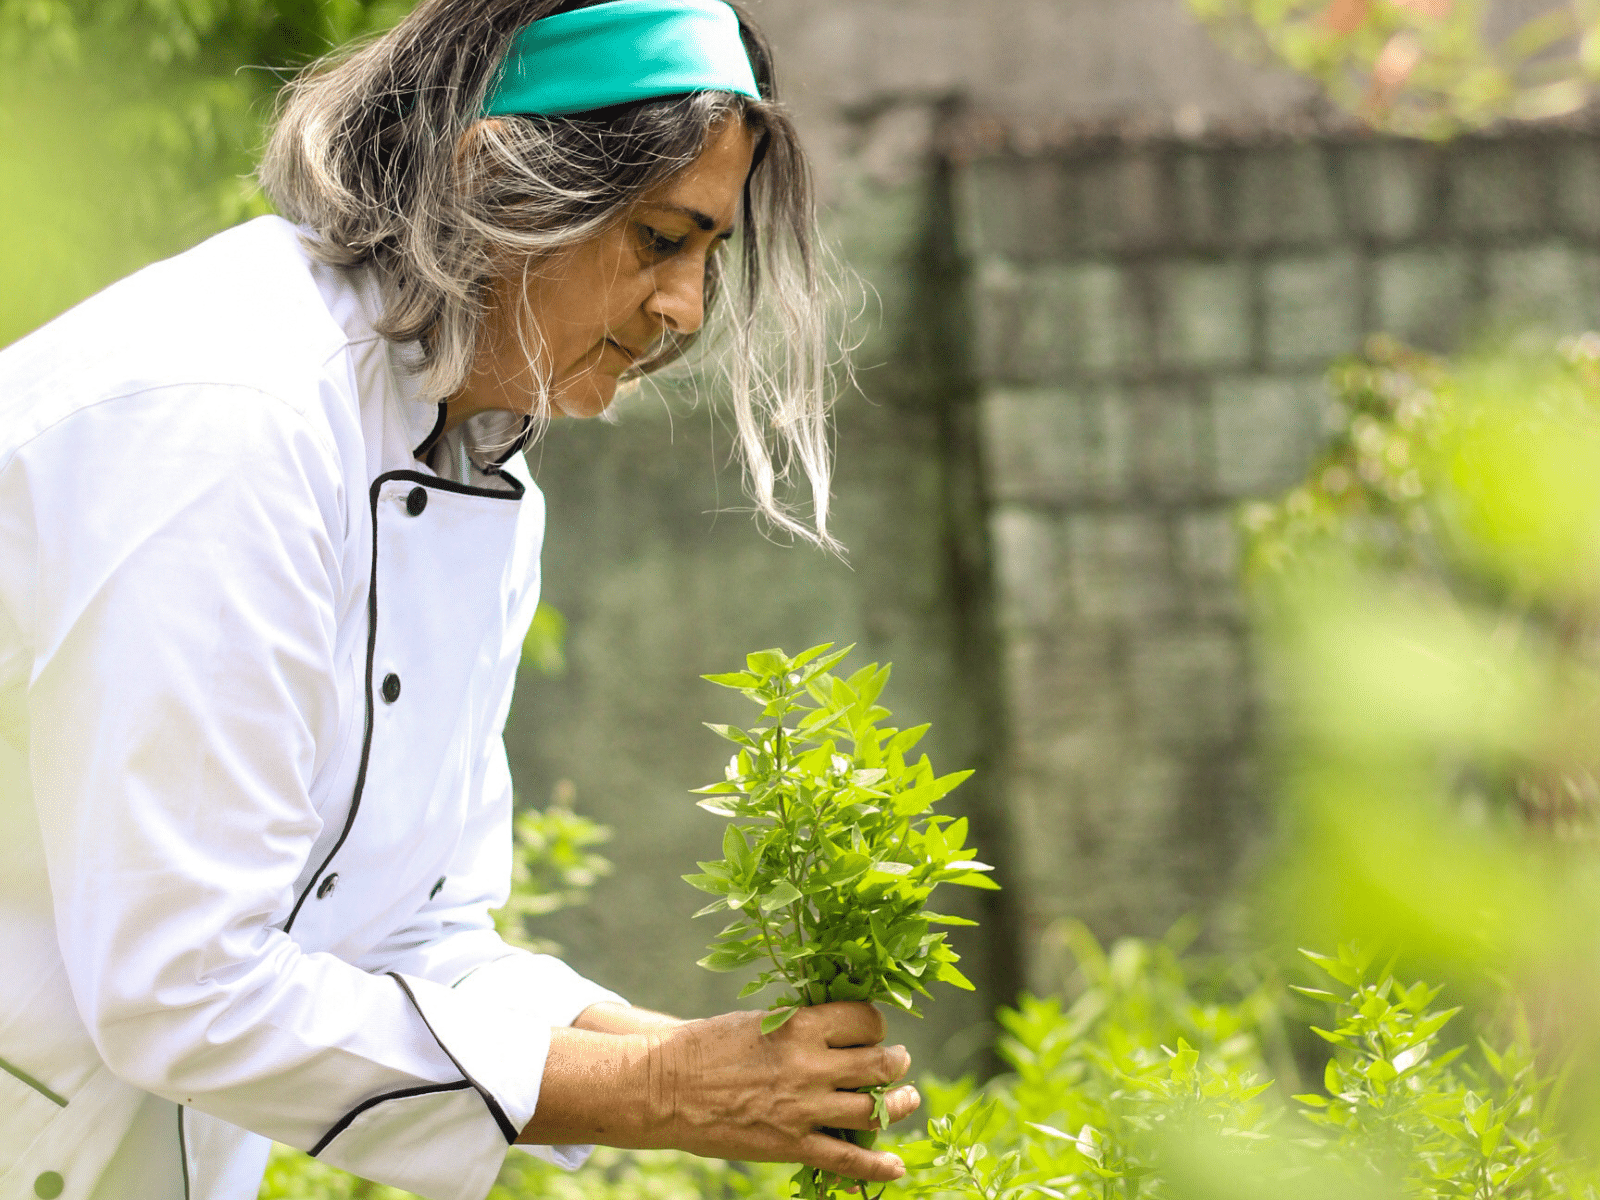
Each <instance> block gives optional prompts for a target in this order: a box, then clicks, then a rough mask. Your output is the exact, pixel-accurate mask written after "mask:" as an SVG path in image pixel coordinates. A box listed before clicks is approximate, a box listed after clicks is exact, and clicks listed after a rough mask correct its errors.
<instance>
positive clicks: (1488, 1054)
mask: <svg viewBox="0 0 1600 1200" xmlns="http://www.w3.org/2000/svg"><path fill="white" fill-rule="evenodd" d="M1303 953H1305V954H1306V957H1308V958H1309V959H1311V961H1313V962H1314V963H1316V964H1317V965H1318V966H1319V967H1320V968H1321V969H1322V970H1323V971H1324V972H1325V973H1326V974H1327V975H1328V976H1329V978H1330V979H1331V980H1332V981H1333V987H1334V989H1336V990H1328V989H1326V988H1297V989H1296V990H1297V991H1300V992H1302V993H1303V994H1305V995H1307V996H1311V997H1313V998H1314V999H1316V1000H1319V1001H1321V1002H1322V1003H1324V1004H1325V1005H1326V1006H1328V1007H1329V1008H1331V1009H1332V1015H1333V1016H1334V1017H1335V1018H1336V1019H1335V1021H1334V1022H1333V1028H1331V1029H1321V1028H1315V1029H1314V1032H1315V1033H1316V1034H1317V1035H1318V1036H1319V1037H1321V1038H1322V1039H1323V1040H1324V1041H1326V1042H1328V1043H1330V1044H1331V1045H1332V1046H1333V1047H1334V1048H1335V1053H1334V1056H1333V1057H1332V1058H1330V1059H1329V1060H1328V1065H1327V1070H1326V1072H1325V1074H1324V1079H1323V1083H1324V1087H1325V1089H1326V1094H1325V1095H1324V1094H1312V1095H1304V1096H1297V1097H1295V1099H1296V1100H1297V1101H1298V1102H1299V1103H1300V1104H1302V1105H1303V1106H1305V1113H1306V1116H1307V1118H1308V1119H1309V1120H1310V1121H1311V1123H1312V1124H1313V1125H1316V1126H1317V1127H1319V1128H1320V1129H1322V1130H1324V1131H1326V1134H1325V1137H1326V1141H1325V1143H1324V1144H1325V1145H1326V1147H1327V1148H1328V1149H1329V1150H1330V1151H1331V1152H1333V1153H1335V1154H1337V1155H1338V1156H1340V1157H1341V1158H1343V1159H1344V1160H1345V1161H1346V1162H1361V1163H1363V1164H1365V1165H1366V1166H1367V1167H1368V1168H1369V1169H1370V1170H1371V1171H1372V1172H1373V1173H1374V1174H1377V1175H1385V1176H1388V1177H1389V1178H1391V1179H1398V1180H1401V1181H1402V1186H1403V1188H1404V1191H1405V1193H1406V1194H1407V1195H1413V1196H1427V1197H1441V1198H1443V1197H1451V1198H1455V1197H1460V1198H1461V1200H1480V1198H1487V1197H1500V1196H1507V1197H1509V1196H1519V1197H1520V1196H1526V1197H1543V1196H1557V1195H1563V1194H1568V1193H1567V1189H1566V1182H1565V1181H1564V1180H1563V1179H1562V1177H1561V1176H1562V1173H1563V1169H1564V1167H1565V1165H1566V1164H1564V1163H1563V1162H1562V1161H1561V1157H1560V1154H1559V1148H1558V1146H1557V1144H1556V1143H1555V1141H1554V1140H1553V1139H1552V1138H1551V1137H1550V1136H1549V1134H1548V1132H1547V1131H1546V1129H1545V1128H1544V1123H1545V1121H1546V1119H1547V1117H1548V1113H1547V1111H1546V1107H1545V1099H1546V1093H1547V1091H1548V1090H1549V1086H1550V1082H1551V1081H1550V1080H1549V1079H1548V1078H1545V1077H1543V1076H1541V1074H1540V1073H1539V1071H1538V1069H1537V1067H1536V1066H1535V1063H1534V1058H1533V1052H1532V1049H1531V1046H1530V1044H1529V1039H1528V1032H1527V1026H1526V1022H1524V1021H1520V1020H1518V1021H1516V1022H1514V1029H1513V1036H1512V1038H1511V1040H1510V1042H1509V1043H1508V1044H1507V1045H1505V1046H1503V1047H1502V1048H1500V1049H1495V1048H1494V1047H1493V1046H1491V1045H1490V1044H1489V1042H1488V1041H1487V1040H1484V1039H1482V1038H1480V1039H1479V1040H1478V1045H1477V1049H1478V1050H1479V1052H1480V1055H1481V1058H1479V1059H1478V1060H1477V1061H1473V1060H1467V1059H1464V1057H1463V1056H1465V1055H1466V1054H1467V1051H1468V1049H1469V1047H1468V1046H1467V1045H1462V1044H1458V1045H1455V1046H1450V1047H1442V1046H1441V1045H1440V1042H1441V1035H1442V1034H1443V1032H1444V1030H1445V1027H1446V1026H1447V1025H1449V1024H1450V1022H1451V1021H1452V1020H1453V1019H1454V1018H1455V1017H1456V1015H1457V1014H1458V1013H1460V1011H1461V1010H1460V1009H1459V1008H1446V1009H1440V1008H1435V1007H1433V1004H1434V1001H1435V1000H1436V999H1437V998H1438V995H1439V992H1440V989H1439V988H1438V987H1430V986H1429V985H1427V984H1423V983H1415V984H1412V985H1411V986H1409V987H1406V986H1403V985H1402V984H1400V983H1399V982H1398V981H1397V980H1396V979H1395V978H1394V976H1393V974H1392V973H1391V971H1390V970H1389V969H1388V968H1383V969H1380V970H1377V971H1374V970H1373V969H1372V967H1373V955H1372V954H1371V953H1370V952H1363V951H1361V950H1360V949H1358V948H1356V947H1353V946H1346V947H1343V948H1341V949H1340V951H1339V953H1338V954H1337V955H1334V956H1326V955H1321V954H1312V953H1310V952H1309V951H1306V952H1303Z"/></svg>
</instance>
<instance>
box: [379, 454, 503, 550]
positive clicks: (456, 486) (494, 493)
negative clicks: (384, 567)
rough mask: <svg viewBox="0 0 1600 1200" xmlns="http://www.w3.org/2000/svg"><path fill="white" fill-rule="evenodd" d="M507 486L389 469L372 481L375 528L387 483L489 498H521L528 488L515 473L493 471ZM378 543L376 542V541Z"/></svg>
mask: <svg viewBox="0 0 1600 1200" xmlns="http://www.w3.org/2000/svg"><path fill="white" fill-rule="evenodd" d="M492 473H493V474H494V475H495V476H497V477H498V478H499V479H500V480H501V481H502V482H504V483H506V484H507V485H508V487H506V488H483V487H473V486H472V485H471V484H470V483H457V482H456V481H455V480H454V479H441V478H439V476H437V475H426V474H424V473H423V472H421V471H387V472H385V473H384V474H382V475H379V476H378V477H377V478H376V479H374V480H373V481H372V519H373V522H374V524H373V529H374V531H376V529H377V524H376V522H377V519H378V488H379V487H380V486H381V485H382V484H385V483H393V482H395V481H397V480H402V479H403V480H405V481H406V482H408V483H420V484H422V486H423V487H431V488H438V489H439V490H440V491H441V492H454V493H456V494H457V495H458V496H482V497H484V498H485V499H488V500H521V499H522V497H523V494H524V493H525V492H526V491H527V490H528V489H527V488H525V487H523V486H522V480H520V479H518V478H517V477H516V476H515V475H507V474H506V473H505V472H503V471H494V472H492ZM374 545H376V543H374Z"/></svg>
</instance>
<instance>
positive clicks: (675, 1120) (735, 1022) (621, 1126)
mask: <svg viewBox="0 0 1600 1200" xmlns="http://www.w3.org/2000/svg"><path fill="white" fill-rule="evenodd" d="M762 1016H763V1014H761V1013H758V1012H742V1013H729V1014H727V1015H725V1016H721V1017H713V1018H711V1019H710V1020H705V1021H687V1022H684V1023H683V1024H681V1025H676V1026H668V1027H665V1028H661V1029H657V1030H652V1031H650V1032H646V1033H639V1034H628V1035H622V1036H617V1035H607V1034H597V1033H593V1032H591V1031H588V1030H581V1029H558V1030H555V1031H554V1034H553V1036H552V1039H551V1052H550V1062H549V1065H548V1066H547V1067H546V1070H545V1077H544V1084H543V1088H542V1090H541V1092H540V1096H539V1106H538V1111H537V1112H536V1113H535V1114H534V1117H533V1120H532V1121H531V1122H529V1124H528V1127H527V1128H526V1129H525V1130H523V1135H522V1137H521V1139H519V1140H521V1141H525V1142H537V1143H542V1144H547V1145H548V1144H572V1143H581V1142H599V1143H603V1144H606V1145H611V1146H622V1147H627V1148H633V1149H678V1150H688V1151H690V1152H692V1153H694V1154H700V1155H704V1156H706V1157H711V1158H728V1159H735V1160H741V1161H746V1162H793V1163H801V1164H804V1165H806V1166H810V1167H818V1168H821V1169H822V1170H825V1171H832V1172H834V1173H835V1174H838V1175H842V1176H845V1177H846V1178H850V1179H861V1180H866V1181H869V1182H873V1183H883V1182H888V1181H890V1180H893V1179H898V1178H900V1176H901V1175H903V1174H904V1173H905V1167H904V1166H903V1165H902V1163H901V1162H900V1160H899V1159H898V1158H896V1157H895V1156H894V1155H892V1154H884V1153H881V1152H874V1151H871V1150H867V1149H864V1148H862V1147H860V1146H856V1145H852V1144H851V1143H849V1142H846V1141H843V1140H841V1139H839V1138H835V1137H831V1136H829V1135H828V1134H825V1133H821V1132H819V1130H820V1129H822V1128H824V1127H827V1128H833V1129H872V1128H875V1125H874V1123H873V1119H872V1110H873V1100H872V1097H871V1096H868V1095H863V1094H860V1093H856V1092H853V1091H852V1090H850V1089H854V1088H862V1087H875V1086H878V1085H882V1084H889V1083H893V1082H895V1081H896V1080H898V1079H900V1078H902V1077H903V1076H904V1075H905V1073H906V1071H907V1070H908V1069H909V1067H910V1065H911V1059H910V1056H909V1055H908V1054H907V1053H906V1051H905V1048H904V1047H903V1046H893V1047H883V1046H879V1045H878V1044H877V1043H878V1042H879V1041H881V1040H882V1038H883V1034H884V1024H883V1016H882V1015H881V1014H880V1013H879V1012H878V1011H877V1010H876V1009H875V1008H873V1007H872V1006H871V1005H870V1004H862V1003H842V1004H823V1005H818V1006H816V1007H814V1008H804V1009H801V1010H800V1011H799V1012H798V1013H796V1014H795V1015H794V1017H792V1018H791V1019H790V1020H789V1021H788V1023H787V1024H785V1025H784V1026H783V1027H782V1028H781V1029H779V1030H777V1031H776V1032H775V1033H771V1034H762V1032H761V1018H762ZM886 1102H887V1105H888V1109H889V1116H890V1120H891V1121H898V1120H900V1119H901V1118H902V1117H905V1116H908V1115H909V1114H910V1113H911V1112H912V1110H913V1109H915V1108H916V1107H917V1105H918V1104H919V1103H920V1102H921V1100H920V1097H919V1096H918V1095H917V1090H916V1089H915V1088H914V1087H909V1086H908V1087H900V1088H896V1089H894V1090H893V1091H891V1092H890V1093H889V1094H888V1095H887V1097H886Z"/></svg>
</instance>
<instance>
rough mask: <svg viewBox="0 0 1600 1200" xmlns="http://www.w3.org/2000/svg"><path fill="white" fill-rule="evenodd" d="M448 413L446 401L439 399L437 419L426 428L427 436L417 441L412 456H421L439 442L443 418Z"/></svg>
mask: <svg viewBox="0 0 1600 1200" xmlns="http://www.w3.org/2000/svg"><path fill="white" fill-rule="evenodd" d="M448 414H449V405H448V404H447V402H446V401H444V400H441V401H439V419H438V420H437V421H435V422H434V423H433V428H432V429H430V430H428V436H427V437H425V438H423V439H422V441H421V442H420V443H418V445H417V448H416V449H415V450H413V451H412V452H411V457H412V458H423V457H425V456H426V455H427V454H428V452H429V451H431V450H432V449H433V448H434V447H435V446H437V445H438V444H439V439H440V438H442V437H443V436H444V420H445V417H446V416H447V415H448Z"/></svg>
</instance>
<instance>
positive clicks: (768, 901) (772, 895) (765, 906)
mask: <svg viewBox="0 0 1600 1200" xmlns="http://www.w3.org/2000/svg"><path fill="white" fill-rule="evenodd" d="M799 899H800V890H799V889H798V888H796V887H795V886H794V884H792V883H790V882H789V881H788V880H787V879H780V880H779V881H778V882H777V883H775V884H773V885H772V890H771V891H769V892H767V894H766V895H764V896H762V897H761V911H762V912H764V913H769V912H772V911H773V910H774V909H778V908H783V907H785V906H787V905H790V904H793V903H794V902H795V901H796V900H799Z"/></svg>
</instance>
